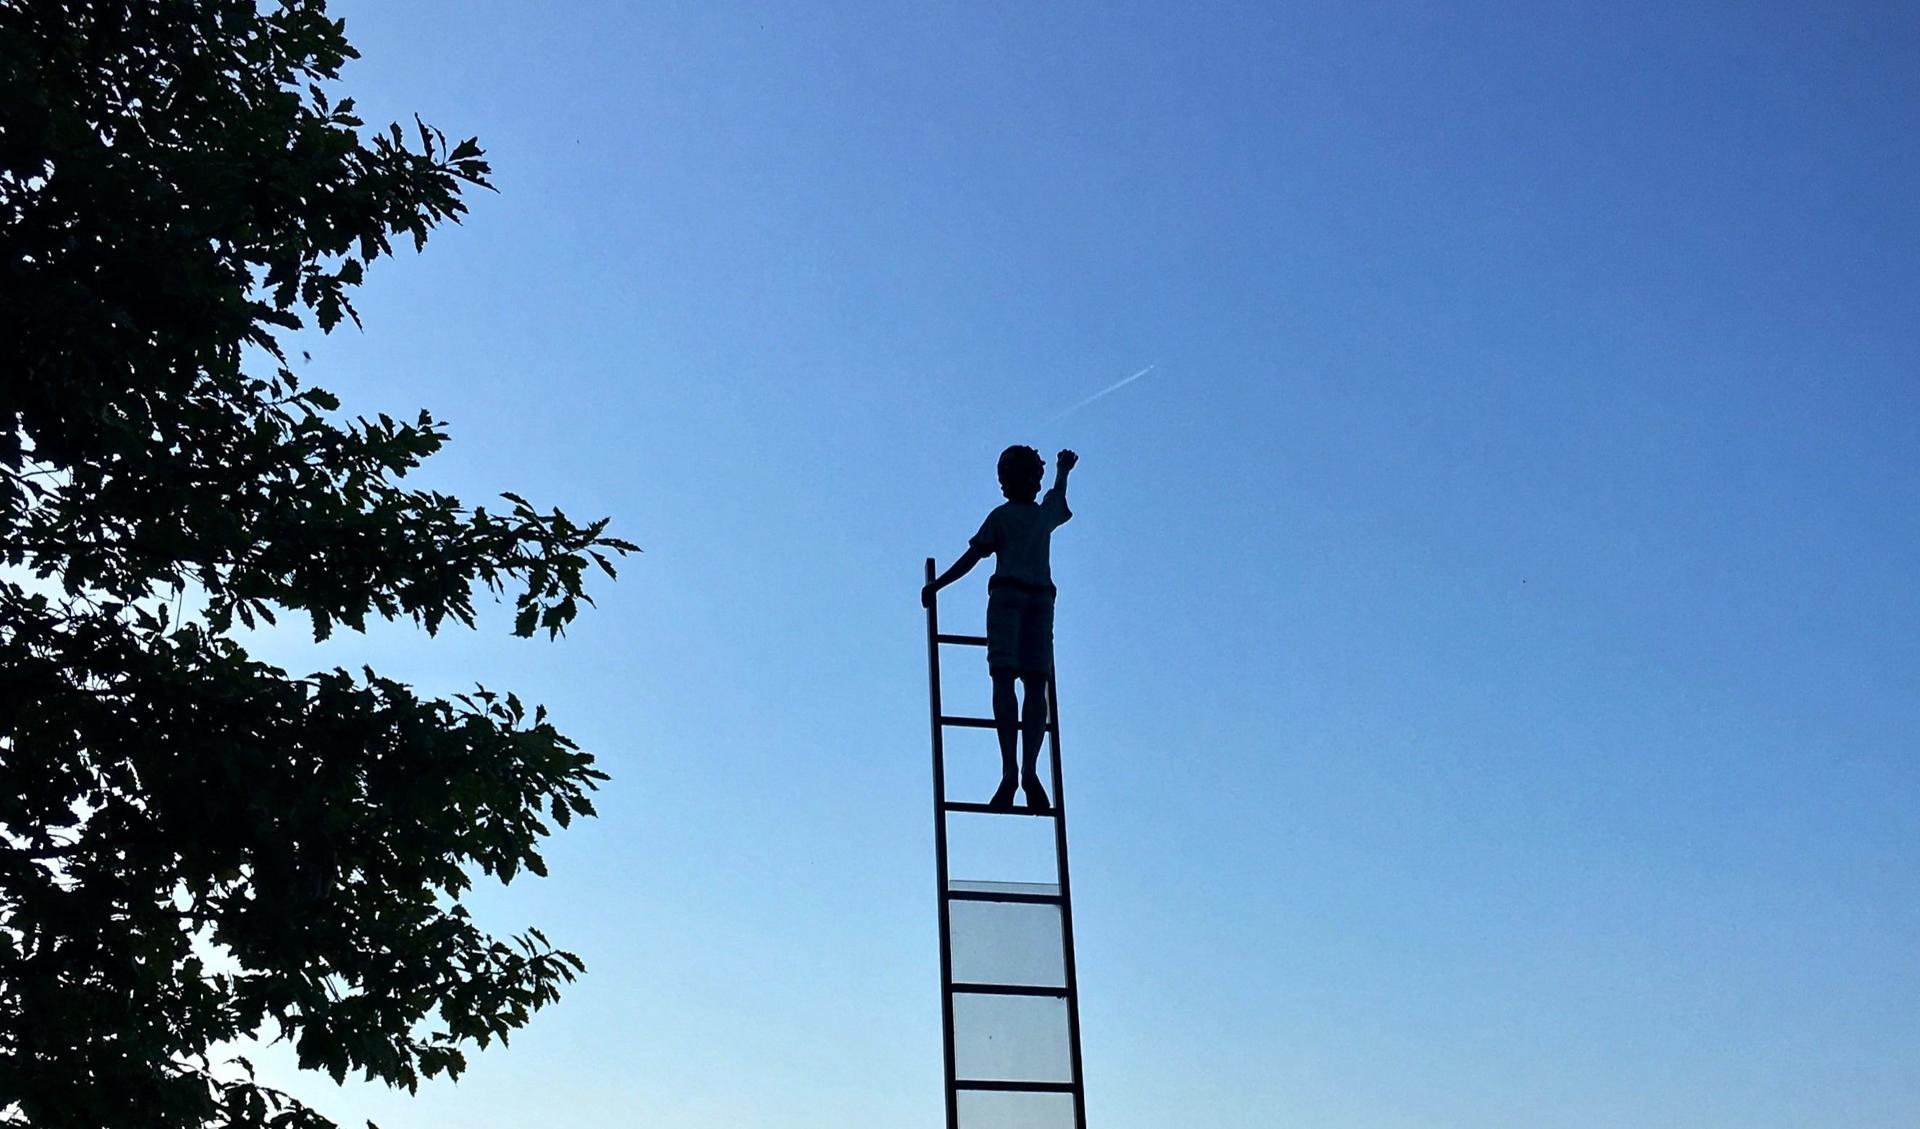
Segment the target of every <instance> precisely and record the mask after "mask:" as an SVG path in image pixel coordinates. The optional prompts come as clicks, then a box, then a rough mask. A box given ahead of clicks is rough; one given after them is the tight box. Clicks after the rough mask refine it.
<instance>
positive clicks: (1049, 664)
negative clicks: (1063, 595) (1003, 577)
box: [987, 586, 1053, 676]
mask: <svg viewBox="0 0 1920 1129" xmlns="http://www.w3.org/2000/svg"><path fill="white" fill-rule="evenodd" d="M987 669H988V670H990V671H993V672H994V673H996V674H998V673H1001V672H1005V673H1009V674H1019V675H1035V676H1044V675H1049V674H1052V673H1053V593H1051V592H1045V591H1040V590H1036V589H1030V588H1013V587H1006V586H1000V587H995V588H993V589H991V590H990V591H988V593H987Z"/></svg>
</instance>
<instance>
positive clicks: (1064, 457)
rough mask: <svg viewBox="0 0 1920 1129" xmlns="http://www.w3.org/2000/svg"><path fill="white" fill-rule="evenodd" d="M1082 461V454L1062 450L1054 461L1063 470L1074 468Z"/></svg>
mask: <svg viewBox="0 0 1920 1129" xmlns="http://www.w3.org/2000/svg"><path fill="white" fill-rule="evenodd" d="M1079 462H1080V456H1079V455H1076V454H1074V453H1073V452H1072V451H1062V452H1060V453H1059V454H1058V455H1055V456H1054V463H1055V465H1057V466H1058V467H1059V468H1060V469H1061V470H1063V471H1065V470H1072V469H1073V468H1074V467H1075V466H1076V465H1077V464H1078V463H1079Z"/></svg>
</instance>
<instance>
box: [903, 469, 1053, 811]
mask: <svg viewBox="0 0 1920 1129" xmlns="http://www.w3.org/2000/svg"><path fill="white" fill-rule="evenodd" d="M1079 461H1080V456H1078V455H1076V454H1074V453H1073V452H1072V451H1062V452H1060V455H1059V464H1060V465H1059V470H1058V471H1056V472H1055V474H1054V477H1053V489H1051V490H1049V491H1047V495H1046V497H1045V498H1043V499H1041V500H1040V501H1038V502H1035V501H1034V496H1035V495H1037V494H1039V493H1040V481H1041V479H1043V478H1045V477H1046V473H1047V463H1046V460H1044V459H1042V458H1041V457H1040V452H1038V451H1036V450H1034V449H1033V448H1032V447H1021V446H1013V447H1008V448H1007V449H1006V450H1004V451H1002V452H1000V466H999V472H1000V492H1001V493H1002V494H1004V495H1006V497H1007V500H1006V502H1004V503H1003V504H1001V505H999V506H996V507H994V510H993V512H992V513H989V514H988V515H987V520H985V521H983V522H981V523H980V532H978V533H976V534H974V535H973V538H972V540H970V541H968V542H967V551H966V552H964V553H962V554H960V559H959V560H957V561H955V562H953V567H952V568H949V569H948V570H947V571H945V572H943V573H941V574H940V576H939V578H938V579H936V580H934V581H933V582H932V583H930V584H928V585H926V586H925V587H923V588H921V590H920V603H921V605H922V606H930V605H931V604H932V603H933V594H934V593H935V592H938V591H939V590H940V589H942V588H945V587H946V586H947V585H949V584H952V583H953V582H954V581H956V580H958V579H960V578H961V577H963V576H965V575H966V574H967V573H968V572H970V571H972V569H973V566H974V565H977V564H979V563H980V562H981V561H983V560H986V559H987V558H988V557H989V556H991V557H993V558H995V563H994V568H993V579H991V580H989V581H988V582H987V672H988V673H989V674H991V675H992V676H993V720H994V728H995V729H996V730H997V731H998V733H999V736H1000V787H999V790H997V791H995V792H994V794H993V799H992V800H991V801H989V802H990V803H992V804H993V805H994V806H995V807H1003V808H1004V807H1011V806H1013V790H1014V787H1015V780H1016V777H1015V772H1014V769H1015V762H1014V738H1015V734H1016V732H1018V733H1019V734H1020V735H1023V736H1024V737H1025V738H1026V741H1025V745H1026V748H1025V753H1026V756H1025V758H1024V760H1023V761H1022V763H1021V764H1020V771H1019V775H1018V784H1019V786H1020V787H1021V788H1022V789H1023V790H1024V791H1025V792H1026V794H1027V806H1028V807H1029V808H1032V809H1033V810H1034V811H1039V812H1044V811H1049V810H1051V805H1050V804H1049V803H1048V800H1047V792H1046V789H1045V788H1042V787H1041V786H1040V773H1039V763H1040V742H1041V739H1042V738H1043V737H1044V736H1045V735H1046V729H1047V678H1048V676H1049V675H1051V674H1052V673H1053V597H1054V587H1053V570H1052V567H1051V565H1050V563H1049V561H1048V550H1049V548H1050V546H1051V544H1052V540H1053V531H1054V530H1056V529H1058V528H1060V527H1061V526H1062V525H1065V524H1066V522H1067V519H1069V518H1071V517H1072V516H1073V511H1072V510H1070V509H1068V508H1067V474H1068V472H1070V471H1072V470H1073V468H1074V465H1075V464H1076V463H1078V462H1079ZM1016 680H1017V681H1019V682H1021V683H1024V684H1025V689H1026V694H1025V699H1026V700H1025V703H1024V705H1025V709H1024V710H1022V708H1021V707H1022V703H1021V702H1020V701H1018V700H1016V698H1015V696H1014V682H1015V681H1016Z"/></svg>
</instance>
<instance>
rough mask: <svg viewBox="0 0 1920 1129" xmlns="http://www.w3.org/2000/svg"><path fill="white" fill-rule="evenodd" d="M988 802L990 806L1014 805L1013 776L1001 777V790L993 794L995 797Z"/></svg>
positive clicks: (1007, 806) (1009, 806) (1003, 806)
mask: <svg viewBox="0 0 1920 1129" xmlns="http://www.w3.org/2000/svg"><path fill="white" fill-rule="evenodd" d="M987 804H988V806H989V807H996V808H1011V807H1013V777H1011V776H1006V777H1002V778H1001V780H1000V789H999V791H997V792H995V793H994V794H993V799H991V800H988V801H987Z"/></svg>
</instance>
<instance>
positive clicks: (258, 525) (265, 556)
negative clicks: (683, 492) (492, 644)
mask: <svg viewBox="0 0 1920 1129" xmlns="http://www.w3.org/2000/svg"><path fill="white" fill-rule="evenodd" d="M353 57H355V52H354V50H353V48H352V47H351V46H350V45H349V44H348V42H347V40H346V38H345V30H344V25H343V23H342V22H341V21H338V20H335V19H332V18H330V17H329V16H328V14H327V12H326V9H325V5H324V2H323V0H283V2H281V3H279V4H277V5H261V4H258V3H256V2H255V0H201V2H194V3H188V2H170V3H157V4H156V3H138V2H119V3H116V2H92V0H0V563H4V564H5V565H6V566H9V567H8V569H7V570H6V571H5V572H4V573H0V1125H33V1126H44V1127H55V1126H61V1127H64V1126H82V1125H84V1126H89V1127H94V1126H136V1125H138V1126H143V1127H145V1126H159V1127H163V1129H173V1127H179V1129H187V1127H194V1129H197V1127H201V1126H232V1127H264V1126H301V1127H320V1126H326V1125H328V1124H329V1123H328V1122H327V1121H326V1119H325V1118H324V1117H322V1116H321V1115H320V1114H318V1113H317V1112H315V1111H313V1110H311V1109H308V1108H307V1107H305V1106H302V1105H301V1104H300V1103H298V1102H295V1101H293V1100H292V1099H291V1098H288V1097H287V1096H286V1095H284V1094H279V1093H276V1092H274V1091H273V1090H271V1089H270V1088H268V1087H265V1086H262V1085H260V1084H258V1083H257V1081H256V1080H255V1079H254V1078H253V1077H252V1069H251V1066H250V1065H248V1064H246V1063H245V1062H244V1061H237V1060H236V1061H235V1062H234V1063H233V1064H231V1069H226V1070H223V1069H222V1067H221V1064H220V1063H219V1062H217V1061H215V1056H216V1055H217V1053H218V1051H219V1048H220V1046H221V1045H222V1044H224V1043H228V1042H231V1041H233V1040H236V1039H240V1038H243V1037H247V1036H251V1035H265V1036H267V1037H270V1038H284V1039H286V1040H288V1041H290V1042H291V1043H292V1044H293V1045H294V1046H295V1047H296V1048H297V1051H298V1054H299V1057H300V1060H301V1062H302V1064H303V1065H307V1066H311V1067H314V1068H318V1069H324V1070H326V1071H327V1072H328V1073H330V1074H332V1075H333V1076H334V1077H336V1078H341V1077H344V1076H345V1075H346V1074H347V1073H348V1072H350V1071H353V1072H359V1073H362V1074H364V1075H365V1076H366V1077H368V1078H373V1079H379V1080H383V1081H386V1082H388V1083H391V1084H394V1085H400V1086H405V1087H408V1088H411V1087H414V1086H416V1085H417V1084H418V1082H419V1081H420V1079H422V1078H428V1077H433V1076H435V1075H438V1074H442V1073H445V1074H450V1075H457V1074H458V1073H459V1072H460V1071H461V1070H462V1069H463V1068H464V1066H465V1062H466V1060H465V1057H464V1052H463V1048H471V1047H473V1046H485V1045H487V1044H488V1043H490V1042H491V1041H492V1040H493V1039H496V1038H497V1039H501V1040H505V1039H506V1038H507V1036H508V1034H509V1033H510V1032H511V1031H512V1030H514V1029H516V1028H518V1027H519V1026H521V1025H522V1024H524V1023H525V1022H527V1020H528V1018H529V1017H530V1015H531V1014H532V1012H533V1011H535V1010H537V1009H539V1008H540V1007H542V1006H544V1005H546V1004H547V1003H550V1002H552V1001H553V1000H554V999H556V998H557V994H558V991H559V988H560V985H562V984H564V983H566V982H568V981H570V980H572V979H573V978H574V976H575V975H576V974H578V973H579V972H580V971H581V970H582V965H581V963H580V961H579V960H578V958H576V957H574V956H573V955H572V954H569V953H566V952H564V951H560V950H557V949H554V948H553V947H552V946H551V945H550V944H548V942H547V941H546V939H545V937H544V936H542V935H541V934H540V933H539V932H538V931H537V930H531V929H530V930H528V931H527V932H525V933H523V934H522V935H520V936H518V937H514V938H510V939H508V940H505V941H503V940H498V939H496V938H493V937H491V936H488V935H487V934H486V933H485V932H483V931H482V930H481V929H479V928H478V927H477V926H476V925H475V924H474V923H473V921H472V920H471V919H470V918H469V916H468V915H467V912H466V910H465V908H464V907H463V906H462V905H461V904H460V898H461V895H462V894H463V893H464V892H465V891H466V890H467V889H468V888H469V885H470V883H471V881H472V876H473V875H474V874H475V873H476V872H477V873H481V874H487V875H493V876H495V877H497V878H498V879H500V880H502V881H510V880H511V879H512V878H514V877H515V876H516V875H518V874H519V873H521V872H523V871H531V872H533V873H535V874H537V875H538V874H544V873H545V869H546V868H545V863H544V861H543V860H542V859H541V856H540V854H539V853H538V850H537V849H536V848H537V845H538V843H539V842H540V840H541V839H542V838H543V837H545V836H546V835H547V834H549V833H550V831H551V825H558V826H561V827H564V826H566V825H567V824H568V823H569V822H570V821H571V820H572V818H573V817H574V816H576V815H591V814H593V806H592V803H591V801H590V800H589V798H588V793H589V792H590V791H591V790H592V789H593V788H594V787H595V786H596V784H597V782H598V781H600V780H603V779H605V777H604V776H603V774H601V773H600V772H599V771H598V770H596V769H595V768H594V767H593V758H592V757H591V756H590V755H589V754H587V753H585V752H583V751H582V750H580V749H579V748H578V747H577V746H576V745H575V744H574V743H573V742H572V741H571V740H569V739H568V738H566V737H565V736H564V735H563V734H561V733H559V732H558V731H557V730H556V729H555V728H554V727H553V725H552V724H551V722H550V721H549V720H548V718H547V717H546V714H545V712H544V710H542V709H538V708H535V709H532V710H529V709H528V708H526V707H525V706H524V705H523V704H522V703H521V702H520V700H519V699H518V698H517V697H515V696H514V695H511V694H506V695H496V694H494V693H492V692H490V691H487V690H485V689H478V690H476V691H475V692H473V693H471V694H467V695H456V696H454V697H453V698H450V699H430V698H422V697H419V696H417V695H416V694H415V693H414V692H413V691H412V690H411V689H410V688H408V687H406V686H404V685H401V684H399V683H397V682H395V681H392V680H390V679H386V678H382V677H380V676H379V675H377V674H376V673H374V672H373V671H371V670H362V671H359V672H352V673H350V672H348V671H346V670H334V671H330V672H322V673H318V674H314V675H310V676H306V677H293V676H290V675H288V674H287V673H286V672H285V671H282V670H279V669H277V668H274V667H271V666H268V665H266V664H263V663H260V662H257V661H255V660H254V659H252V658H251V657H250V656H249V655H248V654H247V653H246V651H245V649H244V648H243V647H242V646H241V645H240V643H239V642H238V641H237V640H236V639H234V638H233V637H232V634H231V632H232V628H233V627H234V624H235V622H236V621H238V622H239V623H241V624H244V625H247V626H253V625H256V624H258V623H262V622H267V623H271V622H275V621H276V620H277V617H278V616H279V615H280V614H283V613H286V612H289V611H291V612H295V613H298V614H299V615H302V616H304V617H305V619H306V620H307V622H308V623H309V624H310V625H311V628H312V630H313V633H314V635H315V637H316V638H325V637H326V636H328V635H329V634H330V633H331V632H332V631H333V630H334V628H335V627H336V626H337V625H342V624H344V625H346V626H348V627H351V628H354V629H356V630H358V629H363V628H364V627H365V626H366V625H367V623H368V621H369V619H370V618H371V617H377V618H381V619H389V620H391V619H401V618H404V619H407V620H409V621H410V622H413V623H415V624H417V625H419V626H421V627H423V628H425V629H426V630H427V631H429V632H433V631H436V630H437V629H438V628H439V627H440V626H441V625H442V624H443V623H445V622H446V621H447V620H448V619H452V620H453V621H455V622H458V623H461V624H464V625H472V624H473V623H474V619H475V609H474V602H473V600H474V594H475V592H476V591H485V592H490V593H493V594H494V595H496V596H497V597H499V598H510V599H511V600H512V601H513V602H514V605H515V609H516V614H515V617H514V630H515V632H516V633H517V634H519V635H522V636H530V635H534V634H536V633H540V632H544V633H546V634H547V635H548V636H549V637H552V636H557V635H559V634H560V633H562V632H563V631H564V629H565V627H566V625H567V624H568V623H569V622H571V621H572V620H573V618H574V616H575V615H576V614H577V612H578V610H579V607H580V605H581V604H582V603H591V599H590V597H589V596H588V594H587V593H586V591H585V577H586V574H587V573H588V572H589V571H592V570H594V569H598V570H600V571H603V572H604V573H606V574H607V575H608V576H611V575H613V573H614V565H613V563H612V559H611V558H612V557H615V556H619V555H621V554H623V553H626V552H630V551H634V549H635V547H634V546H633V545H631V544H629V543H628V542H626V541H623V540H620V539H618V538H614V537H610V536H608V535H607V533H606V528H607V522H606V520H605V519H598V520H594V521H589V522H584V523H576V522H574V521H572V520H570V519H569V518H568V517H567V516H566V515H565V514H564V513H562V512H560V511H559V510H553V509H547V510H542V509H540V508H537V507H535V506H534V505H533V504H531V503H529V502H528V501H526V500H525V499H523V498H521V497H520V496H518V495H514V494H507V495H503V498H504V500H505V505H504V506H503V507H502V508H500V509H499V510H498V511H497V512H495V511H490V510H489V509H487V508H486V507H484V506H482V507H469V506H467V505H465V504H463V503H462V502H461V501H460V500H459V499H457V498H455V497H452V496H449V495H447V494H444V493H440V492H437V491H431V490H420V489H409V488H407V486H406V484H405V483H404V481H403V480H404V479H405V477H406V476H407V475H408V473H409V472H411V471H412V470H414V469H415V468H417V467H418V466H419V465H420V463H421V462H422V460H424V459H426V458H427V457H429V456H431V455H432V454H433V453H435V452H436V451H438V450H439V449H440V448H441V447H442V445H444V444H445V443H446V442H447V440H448V433H447V431H446V426H445V424H444V423H443V422H442V421H440V420H437V419H435V418H434V417H433V416H432V415H431V414H430V413H428V412H425V411H422V412H420V413H419V414H418V416H417V417H416V418H414V419H412V420H410V421H403V420H395V419H393V418H390V417H388V416H386V415H378V416H375V417H373V418H365V417H344V416H342V414H341V412H340V404H339V402H338V400H337V399H336V398H335V397H334V396H333V395H332V394H330V393H328V392H327V391H325V390H324V389H321V388H318V387H313V386H310V385H303V384H302V383H301V381H300V379H299V377H298V375H297V374H296V373H295V372H294V371H293V368H292V366H291V364H290V360H289V357H288V355H287V350H286V349H285V348H284V347H283V345H282V343H281V335H282V334H284V333H285V332H286V331H288V330H293V329H297V328H300V327H302V326H303V325H306V324H308V323H309V322H311V323H312V324H315V325H317V326H318V327H319V328H320V329H322V330H332V329H333V328H335V327H336V326H337V325H339V324H341V323H342V322H343V321H344V320H352V321H353V322H355V323H356V324H358V322H359V320H360V316H359V313H358V311H357V310H356V309H355V307H354V304H353V301H352V294H353V290H354V288H355V287H357V286H359V285H360V284H361V282H362V280H363V278H364V277H365V272H366V270H367V268H368V267H369V266H370V265H371V264H373V263H375V262H377V261H378V260H380V259H382V258H385V257H389V256H391V255H392V254H393V253H394V247H395V244H396V242H406V243H411V244H412V246H413V247H414V248H415V249H418V248H420V247H421V246H423V245H424V244H425V242H426V240H427V238H428V235H429V234H430V233H431V232H432V231H433V230H434V229H435V228H436V227H438V226H439V225H441V224H443V223H445V222H449V221H455V222H457V221H458V220H459V218H460V216H461V215H462V214H463V213H464V212H465V210H466V207H465V204H464V203H463V201H462V199H461V193H462V191H464V190H466V189H469V188H475V187H479V188H485V187H487V179H486V178H487V174H488V171H489V170H488V166H487V163H486V161H485V159H484V154H483V152H482V150H481V148H480V146H479V145H478V144H477V142H476V141H474V140H471V139H469V140H465V141H460V142H457V143H451V144H450V143H449V142H448V140H447V138H446V137H445V136H444V135H442V134H441V133H439V132H438V131H436V130H434V129H432V128H431V127H429V126H427V125H425V124H422V123H420V122H418V120H417V119H416V120H415V121H414V122H413V123H412V127H411V128H403V127H402V126H400V125H398V124H395V125H392V126H390V127H387V128H385V129H380V130H368V129H367V128H366V127H365V123H364V122H363V121H361V119H360V118H359V117H357V116H356V114H355V110H354V105H353V102H352V100H351V99H340V100H338V101H334V100H333V99H332V98H331V97H330V95H329V93H328V91H329V88H330V87H332V86H333V85H334V84H335V83H336V82H337V79H338V77H339V71H340V68H341V66H342V65H343V64H344V63H345V62H346V61H348V60H350V59H352V58H353ZM189 594H190V595H191V596H192V597H193V603H194V606H195V607H196V608H197V609H198V610H196V611H193V612H191V613H189V614H184V615H183V614H181V612H180V611H179V608H180V606H181V601H182V597H183V596H186V595H189Z"/></svg>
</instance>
